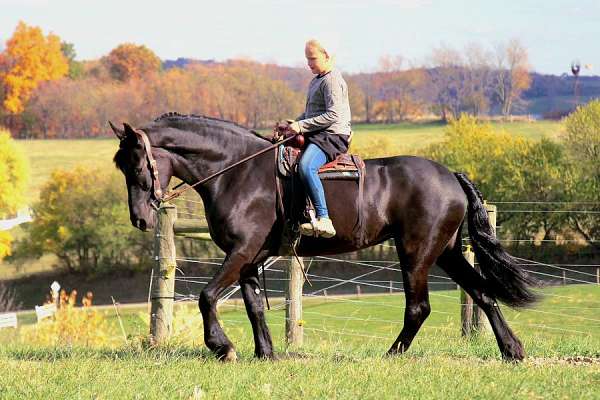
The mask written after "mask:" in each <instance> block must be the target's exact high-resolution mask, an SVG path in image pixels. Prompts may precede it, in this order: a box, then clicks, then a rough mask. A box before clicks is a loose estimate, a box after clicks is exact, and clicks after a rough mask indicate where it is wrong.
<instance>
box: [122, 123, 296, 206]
mask: <svg viewBox="0 0 600 400" xmlns="http://www.w3.org/2000/svg"><path fill="white" fill-rule="evenodd" d="M134 132H135V133H136V134H137V135H138V136H139V137H140V138H141V139H142V142H143V143H144V148H145V150H146V157H147V158H148V163H149V165H150V173H151V175H152V185H153V186H154V196H155V197H156V200H157V201H159V202H165V201H170V200H173V199H176V198H177V197H179V196H181V195H182V194H183V193H184V192H186V191H187V190H189V189H192V188H194V187H196V186H198V185H202V184H204V183H206V182H208V181H210V180H212V179H214V178H216V177H217V176H219V175H222V174H224V173H225V172H227V171H229V170H230V169H233V168H235V167H237V166H238V165H240V164H243V163H245V162H246V161H249V160H251V159H253V158H255V157H258V156H260V155H261V154H264V153H266V152H268V151H271V150H274V149H276V148H277V147H279V146H280V145H281V144H283V143H286V142H289V141H291V140H293V139H295V138H296V136H297V135H298V133H295V134H293V135H290V136H289V137H287V138H285V139H283V140H281V141H279V142H277V143H275V144H273V145H271V146H269V147H266V148H264V149H262V150H260V151H258V152H256V153H254V154H251V155H249V156H248V157H245V158H243V159H241V160H240V161H237V162H235V163H233V164H231V165H230V166H228V167H225V168H223V169H222V170H220V171H217V172H215V173H214V174H211V175H209V176H207V177H206V178H204V179H202V180H199V181H198V182H196V183H194V184H193V185H189V186H188V187H185V188H183V189H179V187H181V186H183V185H185V182H181V183H180V184H178V185H176V186H175V187H174V188H173V190H171V191H169V192H168V193H165V194H163V192H162V190H161V188H160V180H159V179H158V167H157V165H156V160H155V159H154V157H153V156H152V146H151V145H150V141H149V140H148V136H147V135H146V132H144V131H142V130H141V129H134Z"/></svg>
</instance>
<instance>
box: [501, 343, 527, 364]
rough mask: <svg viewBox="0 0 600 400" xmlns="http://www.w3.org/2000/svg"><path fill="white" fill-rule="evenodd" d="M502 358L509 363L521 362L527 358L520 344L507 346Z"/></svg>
mask: <svg viewBox="0 0 600 400" xmlns="http://www.w3.org/2000/svg"><path fill="white" fill-rule="evenodd" d="M502 358H503V359H504V361H508V362H521V361H523V359H524V358H525V350H523V346H522V345H520V344H517V345H511V346H506V347H505V348H504V351H502Z"/></svg>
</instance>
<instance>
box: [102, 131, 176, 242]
mask: <svg viewBox="0 0 600 400" xmlns="http://www.w3.org/2000/svg"><path fill="white" fill-rule="evenodd" d="M109 124H110V127H111V128H112V130H113V131H114V133H115V135H117V137H118V138H119V140H120V143H119V150H118V151H117V153H116V154H115V157H114V162H115V164H116V166H117V168H118V169H119V170H121V172H123V175H125V183H126V184H127V195H128V202H129V218H130V219H131V223H132V224H133V226H135V227H136V228H138V229H140V230H142V231H147V230H150V229H153V228H154V226H155V224H156V209H157V205H158V203H159V200H160V194H161V193H163V192H164V190H165V188H166V186H167V185H168V184H169V179H170V178H171V165H170V162H169V160H168V157H166V156H165V153H164V152H163V151H152V152H151V154H150V157H149V156H148V152H147V149H146V146H145V145H144V140H143V138H142V137H141V136H140V133H139V131H137V132H136V130H135V129H133V128H132V127H131V126H130V125H128V124H126V123H124V124H123V127H124V129H119V128H117V127H116V126H114V125H113V124H112V123H111V122H110V121H109ZM148 150H149V149H148ZM153 157H155V159H156V164H155V166H154V167H152V166H151V164H150V162H151V161H150V160H152V158H153ZM153 169H154V170H158V173H159V176H158V180H155V179H153V175H152V171H153Z"/></svg>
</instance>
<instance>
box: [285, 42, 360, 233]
mask: <svg viewBox="0 0 600 400" xmlns="http://www.w3.org/2000/svg"><path fill="white" fill-rule="evenodd" d="M304 54H305V56H306V61H307V62H308V66H309V68H310V70H311V72H312V73H313V74H315V75H316V76H315V77H314V78H313V79H312V80H311V82H310V84H309V86H308V95H307V99H306V109H305V111H304V113H302V115H300V116H299V117H298V118H297V120H296V121H293V120H288V123H289V124H290V126H289V128H290V129H291V130H292V131H294V132H296V133H303V134H304V136H305V137H306V141H307V143H308V145H307V147H306V149H305V150H304V152H303V153H302V158H301V159H300V165H299V171H300V179H301V180H302V182H303V183H304V186H305V187H306V188H307V191H308V195H309V197H310V199H311V201H312V202H313V204H314V206H315V210H316V214H317V219H316V221H311V222H308V223H304V224H302V225H300V232H301V233H302V234H303V235H309V236H314V235H315V234H316V235H318V236H322V237H325V238H330V237H333V236H335V228H334V227H333V223H332V222H331V219H329V212H328V211H327V204H326V203H325V192H324V191H323V185H322V184H321V180H320V179H319V176H318V174H317V173H318V171H319V168H321V166H323V165H324V164H325V163H326V162H328V161H333V160H335V158H336V157H337V156H338V155H340V154H343V153H346V152H347V151H348V146H349V144H350V143H349V138H350V133H351V128H350V103H349V101H348V85H346V81H344V78H343V77H342V74H341V73H340V72H339V71H338V70H337V69H334V67H333V55H332V54H331V49H330V48H329V49H326V48H325V47H324V46H323V44H322V43H321V42H319V41H318V40H315V39H311V40H309V41H308V42H306V46H305V49H304Z"/></svg>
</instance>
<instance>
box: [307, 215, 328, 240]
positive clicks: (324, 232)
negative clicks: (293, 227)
mask: <svg viewBox="0 0 600 400" xmlns="http://www.w3.org/2000/svg"><path fill="white" fill-rule="evenodd" d="M300 233H301V234H302V235H305V236H321V237H324V238H326V239H327V238H331V237H334V236H335V228H334V227H333V222H331V220H330V219H329V218H327V217H320V218H317V220H316V221H315V223H314V224H313V223H312V222H306V223H304V224H302V225H300ZM315 233H316V235H315Z"/></svg>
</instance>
